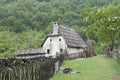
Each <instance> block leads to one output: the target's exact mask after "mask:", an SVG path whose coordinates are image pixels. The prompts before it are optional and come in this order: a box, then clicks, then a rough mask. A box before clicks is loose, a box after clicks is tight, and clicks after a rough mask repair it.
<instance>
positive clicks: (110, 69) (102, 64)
mask: <svg viewBox="0 0 120 80" xmlns="http://www.w3.org/2000/svg"><path fill="white" fill-rule="evenodd" d="M63 68H73V69H75V70H76V71H78V72H80V74H60V73H57V74H56V75H55V76H54V77H53V78H52V79H51V80H116V78H117V75H119V74H120V65H119V64H118V63H117V62H116V61H115V60H113V59H111V58H108V57H104V56H95V57H91V58H87V59H84V60H79V59H78V60H67V61H64V63H63V65H62V66H61V69H63ZM118 80H119V79H118Z"/></svg>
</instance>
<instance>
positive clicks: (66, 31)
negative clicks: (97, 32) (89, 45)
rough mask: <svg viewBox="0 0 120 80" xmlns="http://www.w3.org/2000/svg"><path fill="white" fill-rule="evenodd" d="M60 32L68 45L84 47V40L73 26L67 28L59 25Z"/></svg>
mask: <svg viewBox="0 0 120 80" xmlns="http://www.w3.org/2000/svg"><path fill="white" fill-rule="evenodd" d="M58 34H61V35H62V36H63V37H64V39H65V41H66V43H67V45H68V46H70V47H84V46H85V42H84V41H83V40H82V38H81V37H80V36H79V35H78V33H76V31H75V30H73V29H71V28H67V27H64V26H59V32H58Z"/></svg>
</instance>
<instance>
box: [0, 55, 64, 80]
mask: <svg viewBox="0 0 120 80" xmlns="http://www.w3.org/2000/svg"><path fill="white" fill-rule="evenodd" d="M63 59H64V58H63V56H58V57H57V58H51V57H50V58H46V57H41V58H34V59H15V58H10V59H0V80H49V78H51V77H52V76H53V75H54V73H55V62H57V61H58V60H59V62H60V64H61V63H62V62H63ZM60 64H59V65H60Z"/></svg>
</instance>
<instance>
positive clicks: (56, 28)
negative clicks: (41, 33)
mask: <svg viewBox="0 0 120 80" xmlns="http://www.w3.org/2000/svg"><path fill="white" fill-rule="evenodd" d="M58 28H59V25H58V23H57V22H55V23H54V24H53V33H52V35H58Z"/></svg>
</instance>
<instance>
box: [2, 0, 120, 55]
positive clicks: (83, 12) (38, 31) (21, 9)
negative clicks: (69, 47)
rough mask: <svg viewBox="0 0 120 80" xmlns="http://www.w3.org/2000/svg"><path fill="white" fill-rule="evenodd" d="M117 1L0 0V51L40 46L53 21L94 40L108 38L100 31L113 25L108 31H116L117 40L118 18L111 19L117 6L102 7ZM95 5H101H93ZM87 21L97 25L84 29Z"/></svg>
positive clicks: (9, 51)
mask: <svg viewBox="0 0 120 80" xmlns="http://www.w3.org/2000/svg"><path fill="white" fill-rule="evenodd" d="M119 3H120V1H119V0H100V1H98V0H65V1H63V0H0V41H1V42H0V55H1V56H6V55H7V56H9V55H13V54H14V53H15V51H16V50H17V49H25V48H38V47H40V45H41V43H42V41H43V39H44V38H45V34H46V35H47V34H48V33H49V32H50V31H51V29H52V24H53V22H56V21H57V22H59V23H60V24H63V25H67V26H71V27H72V28H74V29H75V30H76V31H77V32H78V33H79V34H80V35H81V36H82V38H84V39H86V38H87V36H88V35H92V37H91V38H92V39H94V40H95V41H96V42H98V41H102V42H103V41H105V42H107V41H110V37H109V38H108V36H109V34H107V35H104V34H102V33H106V32H107V33H109V32H108V31H109V30H110V31H111V29H112V28H113V26H114V31H113V30H112V31H111V32H112V33H114V32H116V33H114V35H115V36H114V38H115V39H116V41H120V40H119V39H118V38H119V37H118V36H120V35H119V33H120V32H119V31H117V28H115V26H116V24H117V25H119V20H117V19H115V21H114V22H112V20H113V19H112V18H114V17H118V16H119V13H120V12H119V11H120V10H119V6H117V7H116V6H109V7H104V6H108V5H109V4H112V5H119ZM96 6H97V7H100V9H99V8H93V7H96ZM102 7H103V8H102ZM104 12H105V13H104ZM103 15H104V16H103ZM84 18H85V19H84ZM108 18H110V22H109V21H108V20H107V19H108ZM83 19H84V20H83ZM100 19H101V20H102V22H100ZM86 20H87V23H86V24H85V23H84V22H86ZM96 20H97V21H96ZM95 21H96V22H95ZM104 22H105V23H104ZM86 25H89V26H91V25H92V26H93V25H94V26H96V27H94V30H91V29H89V28H90V27H89V28H88V29H86ZM97 25H99V27H98V26H97ZM100 25H102V26H100ZM104 26H106V27H104ZM108 26H109V27H110V28H108ZM106 28H107V30H106ZM103 29H104V30H105V31H104V32H102V31H103ZM90 31H91V32H94V33H95V34H94V33H91V32H90ZM86 33H87V34H86ZM112 35H113V34H112ZM98 37H99V39H98ZM7 38H8V39H7ZM102 38H104V40H103V39H102Z"/></svg>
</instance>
